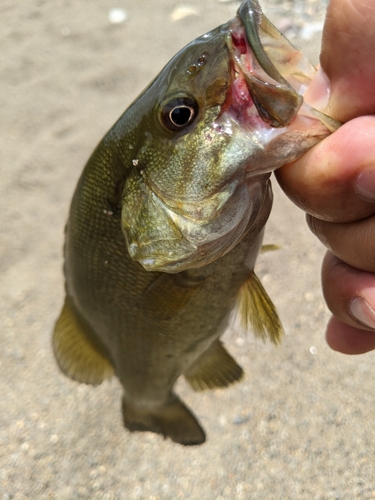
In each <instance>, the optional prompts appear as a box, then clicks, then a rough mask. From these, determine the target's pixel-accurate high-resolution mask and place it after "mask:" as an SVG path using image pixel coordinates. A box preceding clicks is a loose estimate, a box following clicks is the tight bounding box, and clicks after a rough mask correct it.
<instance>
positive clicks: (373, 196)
mask: <svg viewBox="0 0 375 500" xmlns="http://www.w3.org/2000/svg"><path fill="white" fill-rule="evenodd" d="M354 189H355V192H356V193H357V194H358V196H360V197H361V198H363V199H364V200H366V201H371V202H374V201H375V168H368V169H366V170H363V171H362V172H361V173H360V174H359V176H358V177H357V181H356V184H355V188H354Z"/></svg>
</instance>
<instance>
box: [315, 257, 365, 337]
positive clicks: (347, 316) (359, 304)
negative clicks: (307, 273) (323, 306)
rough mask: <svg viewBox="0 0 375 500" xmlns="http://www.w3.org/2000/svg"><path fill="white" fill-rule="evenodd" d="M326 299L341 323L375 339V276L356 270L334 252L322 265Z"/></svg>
mask: <svg viewBox="0 0 375 500" xmlns="http://www.w3.org/2000/svg"><path fill="white" fill-rule="evenodd" d="M322 287H323V294H324V299H325V301H326V303H327V306H328V308H329V309H330V311H331V312H332V313H333V315H334V316H335V317H336V318H337V319H338V320H340V321H341V322H343V323H345V324H347V325H349V326H351V327H354V328H357V329H360V330H367V331H370V332H371V334H372V335H373V336H374V338H375V275H374V274H372V273H367V272H362V271H359V270H358V269H354V268H352V267H350V266H348V265H347V264H345V263H344V262H342V261H341V260H340V259H338V258H337V257H335V256H334V255H333V254H332V253H331V252H327V254H326V256H325V258H324V261H323V266H322Z"/></svg>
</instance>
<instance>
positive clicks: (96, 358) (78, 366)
mask: <svg viewBox="0 0 375 500" xmlns="http://www.w3.org/2000/svg"><path fill="white" fill-rule="evenodd" d="M52 346H53V352H54V355H55V358H56V361H57V364H58V365H59V367H60V369H61V370H62V372H63V373H65V375H67V376H68V377H70V378H71V379H73V380H76V381H78V382H82V383H85V384H92V385H99V384H101V383H102V382H103V381H104V380H106V379H109V378H111V377H112V376H113V375H114V370H113V367H112V365H111V363H110V362H109V361H108V359H107V358H106V357H105V356H104V355H103V354H102V353H101V352H100V351H99V349H98V348H97V347H96V346H95V345H94V344H93V343H92V342H90V340H89V339H88V336H87V334H86V333H85V331H84V327H83V326H82V324H81V322H80V321H79V320H78V318H77V317H76V315H75V313H74V312H73V311H72V309H71V307H70V306H69V305H68V304H67V301H66V300H65V303H64V305H63V308H62V311H61V314H60V316H59V318H58V320H57V321H56V324H55V329H54V332H53V337H52Z"/></svg>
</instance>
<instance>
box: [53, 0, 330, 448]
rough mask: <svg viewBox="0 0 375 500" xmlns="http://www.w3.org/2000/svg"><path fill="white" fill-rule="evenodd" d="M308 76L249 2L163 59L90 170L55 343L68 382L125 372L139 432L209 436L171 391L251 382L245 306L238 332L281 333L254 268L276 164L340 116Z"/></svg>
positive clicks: (132, 425) (129, 415) (129, 409)
mask: <svg viewBox="0 0 375 500" xmlns="http://www.w3.org/2000/svg"><path fill="white" fill-rule="evenodd" d="M254 12H255V13H256V15H254ZM268 53H269V54H270V56H268ZM271 55H272V61H271V60H270V58H269V57H271ZM288 55H290V57H289V58H288ZM291 59H293V65H291V64H290V62H288V63H284V62H283V61H290V60H291ZM254 61H257V62H256V64H254ZM284 67H285V75H284V76H283V74H282V73H283V70H284ZM314 72H315V70H314V68H313V67H312V66H311V65H309V64H308V63H307V62H306V60H305V59H304V58H303V56H302V54H300V53H299V52H298V51H296V49H295V48H294V47H293V46H292V45H290V44H289V42H288V41H287V40H286V39H285V38H284V37H283V36H282V35H281V34H280V33H278V32H277V30H276V29H275V28H274V27H273V26H272V25H270V23H269V21H268V20H267V19H266V18H265V17H264V16H262V13H261V11H260V7H259V5H258V3H257V2H256V1H254V0H245V1H244V2H243V3H242V5H241V7H240V9H239V11H238V16H237V17H235V18H234V19H233V20H232V21H229V22H228V23H226V24H223V25H222V26H220V27H218V28H216V29H215V30H212V31H211V32H209V33H207V34H206V35H204V36H202V37H200V38H198V39H196V40H194V41H193V42H191V44H189V45H187V46H186V47H185V48H184V49H182V50H181V51H180V52H179V53H178V54H177V55H176V56H175V57H174V58H173V59H172V60H171V61H170V62H169V63H168V64H167V65H166V67H165V68H164V69H163V70H162V71H161V73H160V74H159V75H158V76H157V77H156V79H155V80H154V81H153V82H152V83H151V84H150V85H149V86H148V87H147V89H146V90H145V91H144V92H143V93H142V94H141V95H140V96H139V97H138V98H137V99H136V100H135V101H134V102H133V103H132V104H131V105H130V107H129V108H128V109H127V110H126V111H125V113H124V114H123V115H122V116H121V117H120V118H119V120H118V121H117V122H116V123H115V125H114V126H113V127H112V128H111V130H110V131H109V132H108V133H107V134H106V136H105V137H104V138H103V140H102V141H101V142H100V144H99V145H98V147H97V148H96V150H95V151H94V153H93V154H92V156H91V158H90V159H89V161H88V163H87V165H86V167H85V168H84V170H83V173H82V175H81V178H80V180H79V182H78V184H77V187H76V190H75V193H74V196H73V200H72V203H71V208H70V213H69V219H68V223H67V229H66V240H65V247H64V257H65V264H64V273H65V289H66V299H65V303H64V306H63V308H62V311H61V314H60V316H59V318H58V320H57V322H56V325H55V329H54V333H53V349H54V354H55V357H56V360H57V363H58V365H59V366H60V368H61V370H62V371H63V372H64V373H65V374H66V375H68V376H69V377H71V378H72V379H74V380H77V381H79V382H83V383H90V384H93V385H97V384H100V383H101V382H102V381H103V380H105V379H108V378H110V377H111V376H113V375H116V376H117V377H118V379H119V380H120V382H121V384H122V386H123V389H124V394H123V403H122V411H123V420H124V424H125V427H126V428H127V429H129V430H130V431H152V432H156V433H159V434H162V435H163V436H164V437H169V438H170V439H172V440H173V441H175V442H177V443H180V444H184V445H193V444H201V443H203V442H204V441H205V432H204V430H203V429H202V427H201V425H200V423H199V422H198V420H197V419H196V417H195V416H194V415H193V414H192V412H191V411H190V410H189V409H188V408H187V407H186V406H185V405H184V403H183V402H182V401H180V400H179V398H178V396H177V395H176V394H175V392H174V390H173V388H174V385H175V382H176V381H177V379H178V377H180V376H182V375H184V376H185V378H186V380H187V381H188V382H189V384H190V385H191V386H192V388H193V389H194V390H204V389H207V388H209V389H213V388H216V387H226V386H228V385H230V384H232V383H234V382H236V381H239V380H240V379H241V378H242V376H243V371H242V369H241V367H240V366H239V365H238V364H237V363H236V361H235V360H234V359H233V358H232V356H231V355H230V354H229V353H228V352H227V350H226V349H225V347H224V346H223V344H222V342H221V341H220V337H221V335H222V334H223V333H224V331H225V329H226V327H227V325H228V321H229V318H230V316H231V314H232V313H233V311H234V310H235V308H236V307H238V311H239V314H240V317H241V320H242V324H243V326H244V328H245V330H251V329H252V330H253V331H254V333H255V335H257V336H259V337H261V338H263V339H266V338H269V339H270V340H271V341H272V342H274V343H275V344H277V343H278V342H279V341H280V340H281V336H282V326H281V323H280V320H279V318H278V315H277V312H276V310H275V308H274V306H273V304H272V301H271V300H270V298H269V297H268V295H267V294H266V292H265V290H264V288H263V287H262V285H261V283H260V281H259V280H258V278H257V277H256V275H255V273H254V266H255V263H256V258H257V255H258V253H259V251H260V248H261V245H262V240H263V233H264V226H265V224H266V221H267V219H268V216H269V213H270V210H271V207H272V191H271V184H270V175H271V173H272V172H273V171H274V170H275V169H276V168H279V167H280V166H282V165H283V164H285V163H288V162H291V161H293V160H295V159H297V158H298V157H299V156H301V155H302V154H303V153H304V152H305V151H307V150H308V149H309V148H310V147H312V146H313V145H314V144H316V143H317V142H318V141H319V140H321V139H322V138H324V137H326V136H327V135H328V134H329V133H330V132H331V131H332V130H334V129H335V128H337V126H338V125H339V124H337V123H335V122H334V121H333V120H332V119H331V118H329V117H327V116H325V115H322V114H321V113H319V112H318V111H316V110H313V109H312V108H310V107H309V106H308V105H307V104H306V103H303V98H302V96H301V95H300V93H299V92H300V91H301V88H302V87H306V82H308V81H309V80H310V79H311V78H312V77H313V75H314Z"/></svg>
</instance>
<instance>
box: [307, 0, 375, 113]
mask: <svg viewBox="0 0 375 500" xmlns="http://www.w3.org/2000/svg"><path fill="white" fill-rule="evenodd" d="M374 53H375V0H331V2H330V4H329V6H328V9H327V15H326V20H325V24H324V30H323V39H322V51H321V55H320V64H321V67H320V70H319V72H318V75H317V77H316V78H315V79H314V81H313V82H312V83H311V85H310V87H309V89H308V91H307V93H306V96H305V98H306V100H307V101H308V102H309V103H310V104H312V105H315V106H318V107H319V109H320V110H321V111H324V112H325V113H327V114H328V115H331V116H333V117H334V118H336V119H338V120H340V121H348V120H350V119H352V118H354V117H357V116H361V115H365V114H374V113H375V92H374V90H373V89H374V82H375V58H374ZM327 85H328V89H329V91H328V93H327ZM322 98H323V100H324V98H325V103H324V104H325V105H324V104H323V102H322ZM327 100H328V103H327ZM323 108H324V109H323Z"/></svg>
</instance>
